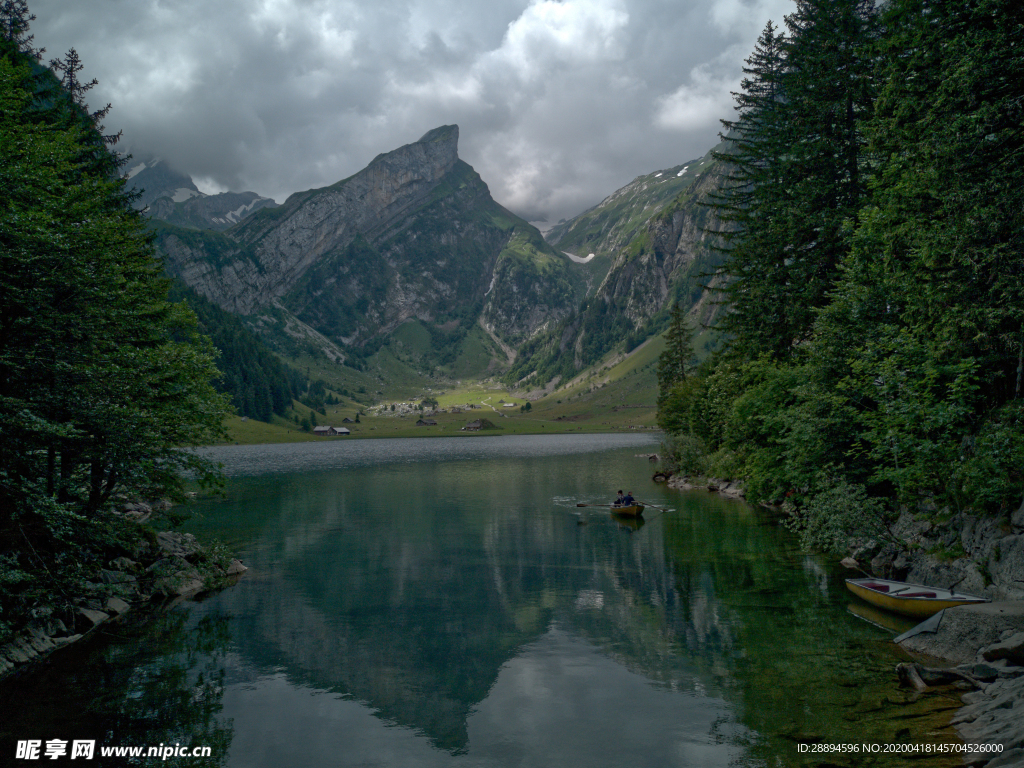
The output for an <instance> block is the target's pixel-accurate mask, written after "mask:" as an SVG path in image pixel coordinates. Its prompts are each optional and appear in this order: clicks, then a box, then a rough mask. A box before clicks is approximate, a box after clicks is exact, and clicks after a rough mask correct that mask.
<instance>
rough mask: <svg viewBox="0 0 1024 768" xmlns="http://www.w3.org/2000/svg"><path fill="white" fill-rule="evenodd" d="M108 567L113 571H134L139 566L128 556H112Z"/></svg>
mask: <svg viewBox="0 0 1024 768" xmlns="http://www.w3.org/2000/svg"><path fill="white" fill-rule="evenodd" d="M110 567H111V568H113V569H114V570H115V571H124V572H126V573H135V572H136V571H138V570H139V568H140V566H139V564H138V563H137V562H135V561H134V560H132V559H131V558H129V557H117V558H114V559H113V560H111V561H110Z"/></svg>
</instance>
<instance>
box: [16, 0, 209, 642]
mask: <svg viewBox="0 0 1024 768" xmlns="http://www.w3.org/2000/svg"><path fill="white" fill-rule="evenodd" d="M33 18H34V17H32V16H30V15H29V14H28V11H27V9H26V7H25V3H24V2H23V0H5V2H4V3H3V4H2V5H0V189H2V190H3V194H2V195H0V636H3V635H5V634H7V632H8V631H9V630H10V629H11V628H12V627H17V626H18V625H20V624H22V623H24V621H25V620H26V619H27V618H28V616H29V611H30V610H32V611H40V610H42V611H44V613H45V611H47V610H57V609H59V608H60V607H66V606H68V605H70V601H71V600H72V599H74V598H75V597H76V596H80V595H82V594H86V593H87V589H88V587H87V585H88V584H89V583H91V582H95V581H97V580H98V575H99V573H100V570H101V569H102V568H104V567H106V564H107V563H108V561H110V560H111V559H113V558H116V557H119V556H121V555H125V554H128V553H130V552H131V551H132V548H133V547H134V546H136V545H137V542H138V541H139V540H140V538H145V537H146V536H147V535H148V536H149V537H152V533H151V532H149V533H148V534H147V532H146V531H145V530H143V529H142V528H141V526H140V525H139V524H138V523H136V522H134V521H132V520H129V519H128V518H127V517H125V516H123V515H121V514H119V512H118V509H119V508H120V507H121V506H123V504H124V502H126V501H132V500H137V499H144V500H155V499H171V500H181V499H182V498H184V493H185V482H186V477H191V478H193V479H194V480H196V481H198V482H199V483H200V484H209V483H215V482H216V481H217V468H216V467H215V466H213V465H212V464H211V462H209V461H208V460H206V459H204V458H202V457H201V456H200V455H198V454H196V453H194V452H191V451H185V450H181V449H182V447H183V446H196V445H208V444H210V443H212V442H215V441H217V440H218V439H220V438H221V437H222V435H223V429H222V423H223V421H224V418H225V417H226V415H227V413H228V410H229V407H228V403H227V398H226V397H225V396H224V395H222V394H218V393H217V392H216V391H215V389H214V387H213V384H212V382H213V381H214V380H215V379H216V378H217V376H218V371H217V369H216V367H215V363H214V359H215V350H214V348H213V346H212V345H211V343H210V341H209V339H208V338H207V337H205V336H203V335H202V334H201V333H200V332H199V325H198V321H197V319H196V316H195V314H194V313H193V312H192V311H191V310H190V309H189V307H188V305H187V304H185V303H183V302H173V301H171V300H169V298H168V289H169V287H170V281H169V280H168V279H167V278H166V277H165V276H164V275H163V268H162V265H161V263H160V261H159V260H158V259H157V258H156V253H155V251H154V247H153V243H152V235H151V232H150V230H149V227H148V225H147V223H146V221H145V219H144V218H143V216H142V214H140V213H139V212H137V211H136V210H134V209H133V208H132V205H131V202H132V199H131V195H129V194H126V192H125V186H124V180H123V178H122V176H123V174H122V172H121V168H122V166H123V163H124V157H123V156H121V155H119V154H118V153H116V152H115V151H113V150H112V148H111V145H112V144H113V143H115V142H116V140H117V137H116V136H105V135H104V134H103V126H102V124H101V122H100V121H101V120H102V118H103V116H104V115H105V114H106V111H107V110H106V109H102V110H99V111H93V112H90V111H89V109H88V107H87V106H86V104H85V95H86V93H87V91H88V90H89V89H90V88H91V87H92V85H93V84H94V82H95V81H93V83H84V82H82V81H81V80H80V78H79V73H80V71H81V69H82V64H81V62H80V61H79V59H78V56H77V54H76V53H75V51H74V50H73V49H72V50H71V51H69V52H68V54H67V55H66V56H65V57H64V58H61V59H55V60H53V61H51V62H50V66H49V67H47V66H44V65H43V64H42V62H41V53H42V52H41V51H37V50H35V49H34V48H33V47H32V37H31V36H30V35H28V33H27V31H28V25H29V22H30V21H31V20H32V19H33ZM168 514H169V513H168ZM153 522H159V515H157V516H156V517H155V518H154V520H153ZM47 606H49V608H48V607H47ZM33 615H36V614H33Z"/></svg>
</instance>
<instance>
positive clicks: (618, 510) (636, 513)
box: [612, 504, 644, 517]
mask: <svg viewBox="0 0 1024 768" xmlns="http://www.w3.org/2000/svg"><path fill="white" fill-rule="evenodd" d="M643 513H644V505H643V504H612V514H613V515H622V516H623V517H640V515H642V514H643Z"/></svg>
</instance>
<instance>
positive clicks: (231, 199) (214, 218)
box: [127, 158, 277, 230]
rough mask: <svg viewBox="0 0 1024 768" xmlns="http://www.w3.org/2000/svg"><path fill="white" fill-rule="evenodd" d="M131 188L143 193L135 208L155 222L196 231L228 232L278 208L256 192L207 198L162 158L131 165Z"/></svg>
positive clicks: (187, 177)
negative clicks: (228, 229) (235, 225)
mask: <svg viewBox="0 0 1024 768" xmlns="http://www.w3.org/2000/svg"><path fill="white" fill-rule="evenodd" d="M127 186H128V188H129V189H134V190H135V191H137V192H138V193H139V197H138V199H137V200H136V201H135V206H136V207H137V208H139V209H143V208H148V211H147V213H148V215H149V216H150V217H151V218H154V219H160V220H161V221H166V222H168V223H171V224H177V225H179V226H183V227H194V228H196V229H218V230H219V229H227V228H228V227H231V226H233V225H234V224H237V223H238V222H239V221H241V220H242V219H244V218H245V217H246V216H250V215H252V214H253V213H255V212H256V211H258V210H261V209H263V208H276V207H277V203H276V202H275V201H273V200H271V199H270V198H269V197H262V196H261V195H258V194H256V193H255V192H222V193H220V194H217V195H207V194H204V193H203V192H200V191H199V188H198V187H196V185H195V183H194V182H193V181H192V178H191V177H190V176H187V175H186V174H183V173H180V172H178V171H176V170H174V169H173V168H171V167H170V166H169V165H167V163H166V162H164V161H163V160H160V159H159V158H150V159H148V160H143V161H139V162H131V161H130V162H129V167H128V184H127Z"/></svg>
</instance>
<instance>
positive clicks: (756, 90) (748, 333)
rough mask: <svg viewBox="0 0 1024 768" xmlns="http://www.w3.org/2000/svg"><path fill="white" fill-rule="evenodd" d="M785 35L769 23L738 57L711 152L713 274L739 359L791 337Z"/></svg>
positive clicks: (781, 349)
mask: <svg viewBox="0 0 1024 768" xmlns="http://www.w3.org/2000/svg"><path fill="white" fill-rule="evenodd" d="M784 42H785V38H784V36H783V35H781V34H777V32H776V27H775V25H774V24H773V23H772V22H771V21H769V22H768V24H767V25H766V26H765V29H764V31H763V32H762V33H761V36H760V37H759V38H758V40H757V44H756V46H755V48H754V52H753V53H752V54H751V56H750V57H749V58H748V59H747V60H746V66H745V67H744V68H743V72H744V73H745V74H746V77H745V78H744V79H743V80H742V82H741V85H742V88H743V90H742V91H740V92H739V93H734V94H733V96H734V97H735V99H736V110H737V112H738V113H739V115H738V118H737V119H736V120H723V121H722V125H723V126H724V127H725V129H726V131H725V133H724V134H722V139H723V140H724V141H726V142H728V149H727V151H726V152H721V153H715V154H714V157H715V159H716V160H718V161H720V162H723V163H725V165H726V167H727V168H728V169H729V176H728V178H727V179H726V181H725V183H724V184H723V187H722V191H721V192H720V193H717V194H715V195H713V196H712V198H711V199H712V203H711V207H713V208H714V209H715V210H716V212H717V214H718V217H719V219H721V220H722V221H724V222H727V223H729V224H730V225H731V226H730V227H728V228H727V229H726V230H725V232H724V233H723V235H722V237H723V239H724V249H723V250H725V251H726V253H727V258H726V261H725V264H724V265H723V267H722V269H721V271H722V273H723V274H725V275H727V276H728V279H729V281H728V283H727V287H726V288H725V297H724V299H725V301H726V303H727V304H728V305H729V313H728V314H727V315H726V316H725V318H724V320H723V321H722V327H723V330H724V331H725V332H726V333H727V334H728V335H729V337H730V338H731V340H732V344H733V350H734V351H736V352H739V353H740V354H741V355H745V356H755V355H756V354H758V353H759V352H760V351H763V350H771V351H775V352H776V353H777V354H784V353H785V350H786V349H787V348H788V345H789V339H790V337H791V333H790V332H789V330H788V326H789V322H788V321H787V312H788V311H789V309H790V304H791V302H790V301H789V300H788V298H787V296H786V290H787V286H788V283H789V280H788V277H787V270H786V264H787V259H788V258H789V256H788V249H787V247H786V239H785V238H786V234H785V231H784V230H783V231H782V232H780V231H779V227H780V224H781V223H782V222H783V221H784V220H785V218H784V216H783V215H782V214H783V212H784V211H785V207H786V204H787V201H786V199H785V195H784V191H785V183H784V179H783V172H784V169H785V166H784V159H785V156H786V153H787V151H788V147H789V134H788V126H787V125H786V122H785V120H784V118H783V117H782V107H783V78H784V74H785V52H784V51H785V49H784Z"/></svg>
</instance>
